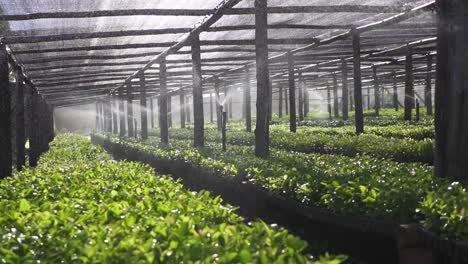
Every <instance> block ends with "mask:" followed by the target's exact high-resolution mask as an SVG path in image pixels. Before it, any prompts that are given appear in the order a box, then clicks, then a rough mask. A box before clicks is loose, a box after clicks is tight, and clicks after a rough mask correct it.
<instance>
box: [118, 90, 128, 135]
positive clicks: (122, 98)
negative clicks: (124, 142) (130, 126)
mask: <svg viewBox="0 0 468 264" xmlns="http://www.w3.org/2000/svg"><path fill="white" fill-rule="evenodd" d="M119 119H120V131H119V132H120V134H119V135H120V137H125V135H126V134H127V130H126V124H125V91H124V88H123V87H122V88H120V89H119Z"/></svg>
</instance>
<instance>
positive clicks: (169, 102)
mask: <svg viewBox="0 0 468 264" xmlns="http://www.w3.org/2000/svg"><path fill="white" fill-rule="evenodd" d="M167 127H169V128H171V127H172V96H170V95H168V96H167Z"/></svg>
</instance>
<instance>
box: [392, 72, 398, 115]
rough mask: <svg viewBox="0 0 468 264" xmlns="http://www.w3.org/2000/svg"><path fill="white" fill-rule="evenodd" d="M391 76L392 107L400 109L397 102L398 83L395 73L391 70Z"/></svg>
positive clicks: (396, 109)
mask: <svg viewBox="0 0 468 264" xmlns="http://www.w3.org/2000/svg"><path fill="white" fill-rule="evenodd" d="M392 76H393V107H395V111H399V110H400V104H399V103H398V86H397V85H398V83H397V74H396V72H395V71H393V72H392Z"/></svg>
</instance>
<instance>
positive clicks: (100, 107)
mask: <svg viewBox="0 0 468 264" xmlns="http://www.w3.org/2000/svg"><path fill="white" fill-rule="evenodd" d="M99 109H100V112H101V115H100V119H101V123H100V124H101V132H104V131H105V130H106V120H105V116H104V102H103V101H102V100H100V101H99Z"/></svg>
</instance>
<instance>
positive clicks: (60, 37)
mask: <svg viewBox="0 0 468 264" xmlns="http://www.w3.org/2000/svg"><path fill="white" fill-rule="evenodd" d="M190 30H191V29H190V28H164V29H146V30H122V31H107V32H92V33H67V34H56V35H42V36H7V37H4V38H3V39H2V41H3V42H4V43H5V44H20V43H40V42H55V41H67V40H73V41H74V40H78V39H94V38H115V37H129V36H156V35H165V34H181V33H187V32H189V31H190Z"/></svg>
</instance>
